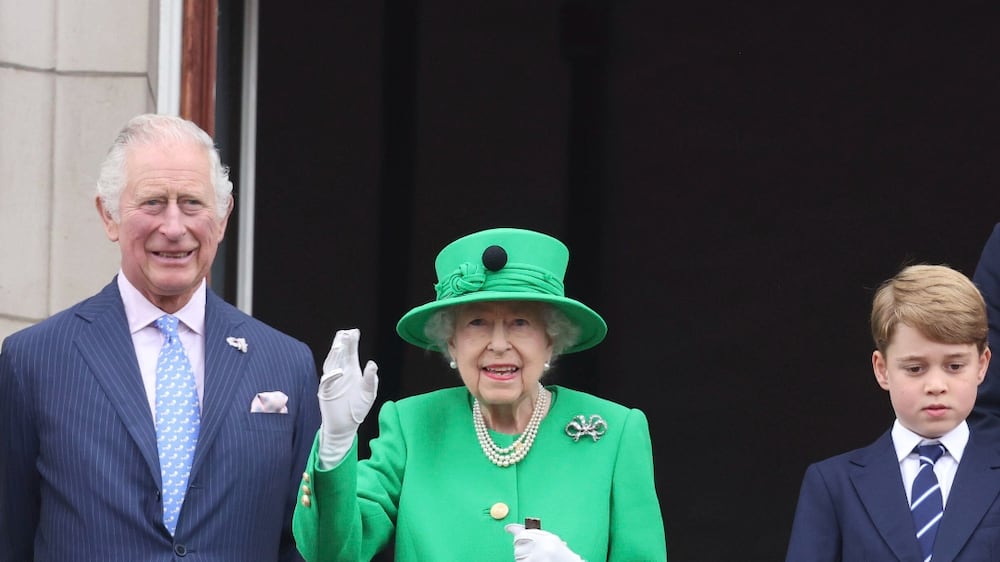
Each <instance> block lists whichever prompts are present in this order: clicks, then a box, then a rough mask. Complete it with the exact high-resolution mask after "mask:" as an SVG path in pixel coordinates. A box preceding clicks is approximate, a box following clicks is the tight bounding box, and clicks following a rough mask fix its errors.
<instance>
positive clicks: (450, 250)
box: [396, 228, 608, 353]
mask: <svg viewBox="0 0 1000 562" xmlns="http://www.w3.org/2000/svg"><path fill="white" fill-rule="evenodd" d="M568 263H569V250H568V249H567V248H566V245H565V244H563V243H562V242H560V241H559V240H556V239H555V238H553V237H551V236H548V235H546V234H542V233H540V232H533V231H531V230H522V229H518V228H494V229H491V230H483V231H481V232H476V233H474V234H470V235H468V236H464V237H462V238H459V239H458V240H455V241H454V242H452V243H451V244H448V245H447V246H445V247H444V249H443V250H441V253H439V254H438V256H437V259H436V260H435V261H434V269H435V270H436V271H437V277H438V282H437V284H436V285H434V289H435V290H436V291H437V298H436V299H435V300H434V301H433V302H429V303H427V304H424V305H421V306H418V307H416V308H414V309H413V310H410V311H409V312H407V313H406V314H405V315H403V317H402V318H400V320H399V323H398V324H396V332H398V333H399V336H400V337H401V338H403V339H404V340H406V341H408V342H409V343H412V344H413V345H416V346H418V347H422V348H425V349H432V348H433V347H434V342H432V341H430V340H429V339H428V338H427V336H426V335H425V334H424V325H425V324H427V320H428V319H429V318H430V317H431V316H432V315H434V313H436V312H437V311H439V310H441V309H443V308H445V307H449V306H454V305H457V304H466V303H472V302H488V301H535V302H544V303H549V304H551V305H552V306H555V307H556V308H557V309H559V310H560V311H562V312H563V314H565V315H566V316H567V317H568V318H569V320H570V321H571V322H573V323H574V324H576V325H577V326H578V327H579V328H580V338H579V340H578V341H577V342H576V343H574V344H573V345H571V346H569V347H568V348H567V349H565V350H563V353H572V352H574V351H582V350H584V349H588V348H591V347H593V346H595V345H597V344H598V343H600V342H601V340H603V339H604V336H605V335H606V334H607V333H608V326H607V324H605V323H604V319H603V318H601V316H600V315H599V314H597V313H596V312H594V311H593V310H591V309H590V308H589V307H588V306H587V305H585V304H583V303H581V302H578V301H575V300H573V299H570V298H567V297H566V296H565V294H566V292H565V289H564V288H563V276H564V275H565V274H566V265H567V264H568Z"/></svg>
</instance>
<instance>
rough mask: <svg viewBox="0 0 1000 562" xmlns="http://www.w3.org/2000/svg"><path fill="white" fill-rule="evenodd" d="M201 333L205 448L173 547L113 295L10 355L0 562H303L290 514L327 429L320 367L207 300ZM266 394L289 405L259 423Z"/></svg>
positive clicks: (2, 386) (1, 357)
mask: <svg viewBox="0 0 1000 562" xmlns="http://www.w3.org/2000/svg"><path fill="white" fill-rule="evenodd" d="M205 331H206V334H205V357H206V371H205V372H206V376H205V398H204V405H203V410H202V428H201V437H200V440H199V444H198V448H197V451H196V453H195V459H194V465H193V467H192V472H191V479H190V486H189V489H188V494H187V496H186V498H185V501H184V506H183V509H182V511H181V514H180V520H179V522H178V526H177V530H176V535H175V537H174V538H173V539H172V538H171V537H170V535H169V533H168V532H167V530H166V528H165V527H164V526H163V522H162V511H161V510H162V506H161V503H160V501H159V497H158V490H159V488H160V474H159V462H158V460H157V449H156V434H155V431H154V427H153V419H152V414H151V412H150V410H149V406H148V401H147V399H146V394H145V389H144V388H143V385H142V380H141V376H140V373H139V368H138V365H137V362H136V358H135V352H134V350H133V348H132V340H131V337H130V335H129V333H128V329H127V323H126V321H125V314H124V309H123V307H122V304H121V298H120V296H119V295H118V290H117V286H116V285H115V283H114V282H112V283H111V284H110V285H108V286H107V287H105V289H104V290H103V291H102V292H101V293H100V294H98V295H96V296H95V297H93V298H91V299H88V300H86V301H84V302H82V303H80V304H78V305H77V306H75V307H73V308H72V309H70V310H67V311H64V312H62V313H59V314H57V315H55V316H53V317H52V318H50V319H48V320H46V321H44V322H42V323H40V324H38V325H36V326H33V327H31V328H28V329H25V330H22V331H21V332H18V333H17V334H14V335H12V336H10V337H9V338H8V339H7V340H6V341H4V343H3V347H2V350H0V427H3V428H4V430H3V431H0V562H15V561H17V562H22V561H24V560H38V561H60V562H65V561H75V560H81V561H83V560H86V561H92V560H112V561H117V560H121V561H128V562H133V561H144V560H171V559H173V557H174V549H175V547H176V546H182V547H183V549H184V550H185V551H186V552H187V557H186V558H185V560H199V561H233V562H237V561H239V562H246V561H257V560H260V561H264V560H268V561H274V560H299V557H298V555H297V553H296V552H295V549H294V545H293V543H292V540H291V532H290V524H291V513H292V509H293V507H294V502H295V494H296V492H297V488H298V482H299V477H300V476H301V472H302V469H303V466H304V465H305V458H306V456H307V455H308V452H309V447H310V445H311V444H312V439H313V436H314V435H315V431H316V429H317V427H318V426H319V412H318V407H317V402H316V368H315V362H314V358H313V356H312V353H311V352H310V350H309V349H308V348H307V347H306V346H305V344H303V343H301V342H299V341H296V340H294V339H292V338H290V337H288V336H286V335H283V334H281V333H279V332H277V331H275V330H274V329H272V328H270V327H268V326H266V325H264V324H263V323H261V322H259V321H257V320H254V319H253V318H250V317H249V316H247V315H245V314H243V313H242V312H240V311H238V310H236V309H235V308H233V307H232V306H230V305H228V304H226V303H225V302H223V301H222V300H221V299H219V298H218V297H217V296H216V295H214V294H213V293H212V292H211V291H209V292H208V302H207V306H206V329H205ZM230 336H232V337H242V338H245V340H246V341H247V343H248V349H247V352H246V353H241V352H240V351H239V350H237V349H235V348H233V347H231V346H229V345H228V344H226V341H225V339H226V337H230ZM269 390H281V391H283V392H285V393H286V394H288V396H289V401H288V407H289V413H288V414H251V413H250V411H249V410H250V404H251V402H252V400H253V398H254V396H256V394H257V393H258V392H262V391H269ZM262 451H263V452H265V453H264V454H261V452H262Z"/></svg>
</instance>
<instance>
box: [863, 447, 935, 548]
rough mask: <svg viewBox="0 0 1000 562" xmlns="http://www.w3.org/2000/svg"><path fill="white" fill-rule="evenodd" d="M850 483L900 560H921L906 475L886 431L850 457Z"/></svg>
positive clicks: (876, 526)
mask: <svg viewBox="0 0 1000 562" xmlns="http://www.w3.org/2000/svg"><path fill="white" fill-rule="evenodd" d="M851 464H852V467H851V476H850V478H851V482H853V484H854V487H855V489H856V490H857V492H858V497H859V498H860V499H861V503H862V504H863V505H864V507H865V511H867V512H868V516H869V517H870V518H871V520H872V523H873V524H874V525H875V528H876V529H877V530H878V532H879V534H880V535H881V536H882V538H883V539H884V540H885V542H886V544H888V545H889V548H891V549H892V551H893V553H894V554H895V555H896V558H898V559H899V560H914V561H916V560H920V559H921V556H920V546H919V543H917V537H916V530H915V529H914V526H913V516H912V515H910V509H909V505H908V503H907V501H906V492H905V490H904V489H903V477H902V476H901V475H900V473H899V462H898V461H897V460H896V452H895V449H893V445H892V436H891V434H890V433H889V432H886V433H885V434H883V435H882V437H881V438H879V440H878V441H876V442H875V443H873V444H872V445H870V446H868V447H866V448H864V449H861V450H860V451H858V453H857V454H856V455H854V456H853V457H852V458H851Z"/></svg>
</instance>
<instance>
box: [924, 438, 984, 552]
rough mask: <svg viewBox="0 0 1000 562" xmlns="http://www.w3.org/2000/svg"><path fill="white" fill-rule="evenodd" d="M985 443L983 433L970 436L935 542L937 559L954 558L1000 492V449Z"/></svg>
mask: <svg viewBox="0 0 1000 562" xmlns="http://www.w3.org/2000/svg"><path fill="white" fill-rule="evenodd" d="M977 437H979V439H977ZM984 442H988V440H985V439H983V436H982V435H981V434H978V433H975V432H973V433H972V434H971V435H970V436H969V444H968V445H966V447H965V451H964V452H963V454H962V462H961V463H959V465H958V472H956V473H955V480H954V483H953V484H952V487H951V492H950V493H949V494H948V504H947V505H946V506H945V510H944V517H942V518H941V527H940V528H939V529H938V534H937V539H935V541H934V560H954V558H955V557H956V556H957V555H958V553H959V552H960V551H961V550H962V548H963V547H964V546H965V543H966V542H967V541H968V540H969V537H971V536H972V533H973V532H974V531H975V530H976V528H977V527H978V526H979V522H980V521H982V519H983V516H984V515H985V514H986V512H987V511H988V510H989V509H990V506H992V505H993V503H994V502H995V501H996V499H997V495H998V494H1000V452H998V451H997V450H995V449H993V448H987V447H985V446H984Z"/></svg>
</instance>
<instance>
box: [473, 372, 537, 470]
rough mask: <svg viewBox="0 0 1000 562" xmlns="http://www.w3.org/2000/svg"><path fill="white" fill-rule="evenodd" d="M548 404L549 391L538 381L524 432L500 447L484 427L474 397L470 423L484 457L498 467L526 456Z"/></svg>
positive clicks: (480, 410)
mask: <svg viewBox="0 0 1000 562" xmlns="http://www.w3.org/2000/svg"><path fill="white" fill-rule="evenodd" d="M548 405H549V392H548V391H547V390H545V387H544V386H542V383H538V398H537V399H536V400H535V409H534V410H533V411H532V412H531V419H530V420H528V425H527V427H525V428H524V433H522V434H521V435H520V436H519V437H518V438H517V439H515V440H514V442H513V443H511V444H510V446H509V447H500V446H499V445H497V444H496V443H495V442H494V441H493V438H492V437H491V436H490V431H489V430H488V429H487V428H486V420H484V419H483V411H482V408H480V406H479V399H474V400H473V402H472V425H473V426H474V427H475V428H476V437H477V438H478V439H479V446H480V447H482V448H483V453H485V454H486V458H488V459H490V462H492V463H493V464H495V465H497V466H499V467H507V466H510V465H512V464H517V463H518V462H519V461H520V460H521V459H523V458H524V457H525V456H527V454H528V451H530V450H531V445H532V444H533V443H534V442H535V435H536V434H537V433H538V425H539V424H540V423H542V418H543V417H544V416H545V411H546V408H547V407H548Z"/></svg>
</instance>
